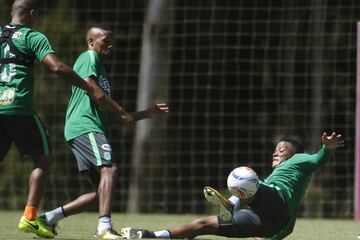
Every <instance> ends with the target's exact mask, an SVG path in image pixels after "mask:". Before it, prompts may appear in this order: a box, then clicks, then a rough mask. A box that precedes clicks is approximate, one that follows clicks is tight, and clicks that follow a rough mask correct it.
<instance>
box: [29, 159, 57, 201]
mask: <svg viewBox="0 0 360 240" xmlns="http://www.w3.org/2000/svg"><path fill="white" fill-rule="evenodd" d="M33 161H34V168H33V170H32V172H31V174H30V177H29V194H28V199H27V202H26V205H30V206H34V207H38V206H39V204H40V201H41V199H42V198H43V196H44V192H45V187H46V182H47V177H48V175H49V171H50V166H51V161H50V158H49V157H48V156H37V157H33Z"/></svg>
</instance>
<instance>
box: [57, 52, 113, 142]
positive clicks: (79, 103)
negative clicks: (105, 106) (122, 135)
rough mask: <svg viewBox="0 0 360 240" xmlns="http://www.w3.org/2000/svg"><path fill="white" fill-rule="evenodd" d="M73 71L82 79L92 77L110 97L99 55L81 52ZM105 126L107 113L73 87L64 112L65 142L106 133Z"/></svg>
mask: <svg viewBox="0 0 360 240" xmlns="http://www.w3.org/2000/svg"><path fill="white" fill-rule="evenodd" d="M74 71H75V72H76V73H77V74H79V75H80V76H81V77H82V78H84V79H86V78H88V77H91V76H94V77H95V78H96V79H97V84H98V85H99V86H100V87H101V88H102V89H103V90H104V91H105V92H106V93H107V94H108V95H109V96H110V85H109V80H108V75H107V73H106V71H105V68H104V66H103V64H102V61H101V58H100V55H99V54H97V53H96V52H95V51H92V50H88V51H86V52H83V53H82V54H81V55H80V56H79V57H78V59H77V60H76V62H75V65H74ZM84 81H85V80H84ZM107 126H108V111H106V110H105V111H104V110H100V109H98V108H97V106H96V105H95V104H94V103H93V102H92V100H91V99H90V97H89V96H88V95H87V93H86V92H85V91H84V90H82V89H80V88H78V87H76V86H73V87H72V95H71V98H70V101H69V105H68V108H67V111H66V121H65V129H64V130H65V131H64V135H65V140H66V141H69V140H71V139H73V138H76V137H78V136H81V135H83V134H85V133H88V132H99V133H106V131H107Z"/></svg>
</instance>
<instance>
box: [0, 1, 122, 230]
mask: <svg viewBox="0 0 360 240" xmlns="http://www.w3.org/2000/svg"><path fill="white" fill-rule="evenodd" d="M36 13H37V6H36V1H34V0H15V1H14V2H13V4H12V8H11V23H9V24H7V25H5V26H0V136H1V138H0V160H2V159H4V157H5V155H6V154H7V152H8V150H9V148H10V146H11V144H12V143H15V145H16V147H17V149H18V151H19V153H20V155H21V156H22V157H23V158H24V159H25V158H26V159H31V160H32V161H33V169H32V170H31V173H30V176H29V180H28V187H29V191H28V196H27V200H26V205H25V209H24V213H23V216H22V217H21V218H20V221H19V225H18V228H19V229H20V230H22V231H25V232H32V233H35V234H37V235H39V236H41V237H52V236H53V234H52V233H50V232H48V231H47V230H46V229H45V228H44V225H43V223H42V221H41V220H40V219H39V218H37V211H38V206H39V203H40V201H41V199H42V198H43V194H44V191H45V187H46V182H47V177H48V174H49V170H50V165H51V162H50V157H49V155H50V146H49V140H48V134H47V131H46V129H45V126H44V125H43V124H42V122H41V120H40V118H39V116H38V114H37V111H36V109H35V106H34V102H33V92H34V81H35V77H34V72H33V66H34V60H35V59H37V60H38V61H39V62H41V63H43V64H44V65H45V66H46V67H47V68H48V69H49V70H50V71H51V72H53V73H55V74H57V75H58V76H59V77H61V79H63V80H65V81H67V82H69V83H71V84H73V85H75V86H77V87H79V88H82V89H83V90H85V91H86V92H87V94H88V95H89V96H90V97H91V99H92V101H94V102H95V103H96V104H98V105H99V106H100V107H102V108H111V106H113V105H114V104H113V102H112V101H111V99H110V98H109V96H107V95H106V94H105V93H104V91H100V90H101V89H99V88H96V87H94V85H92V84H91V83H89V82H86V81H84V80H83V79H82V78H81V77H80V76H79V75H77V74H76V73H75V72H74V71H73V70H72V68H70V67H69V66H67V65H65V64H64V63H62V62H61V61H60V60H59V59H58V58H57V57H56V55H55V53H54V50H53V49H52V47H51V45H50V43H49V41H48V39H47V38H46V36H45V35H44V34H42V33H40V32H38V31H35V30H34V29H32V28H31V27H32V26H33V24H34V21H35V16H36ZM114 106H115V105H114ZM116 106H117V105H116ZM117 107H118V106H117ZM118 108H119V107H118ZM120 110H121V109H120V108H119V109H118V112H119V114H121V116H125V117H126V116H127V115H126V114H125V113H122V112H121V113H120Z"/></svg>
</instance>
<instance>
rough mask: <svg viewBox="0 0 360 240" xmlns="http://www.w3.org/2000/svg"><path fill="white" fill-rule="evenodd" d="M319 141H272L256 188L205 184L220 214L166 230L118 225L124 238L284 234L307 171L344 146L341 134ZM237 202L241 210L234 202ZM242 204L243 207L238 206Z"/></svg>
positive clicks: (308, 175) (306, 181)
mask: <svg viewBox="0 0 360 240" xmlns="http://www.w3.org/2000/svg"><path fill="white" fill-rule="evenodd" d="M322 142H323V143H324V145H323V146H322V148H321V149H320V150H319V151H318V152H317V153H316V154H305V153H303V151H304V147H303V145H302V143H300V142H299V141H298V140H296V139H291V138H285V139H282V140H280V142H279V143H278V144H277V145H276V148H275V151H274V153H273V157H272V167H273V168H274V170H273V172H272V173H271V174H270V175H269V176H268V177H267V178H266V179H265V180H264V181H262V182H260V184H259V188H258V190H257V192H256V194H255V195H254V196H252V197H250V198H247V199H242V200H241V202H240V199H239V198H237V197H235V196H232V197H231V198H230V199H229V200H227V199H225V198H224V197H223V196H222V195H221V194H220V193H219V192H218V191H216V190H214V189H212V188H209V187H205V189H204V194H205V197H206V198H207V199H208V200H209V201H210V202H212V203H216V204H218V205H219V206H220V210H221V211H220V212H222V214H220V215H219V216H209V217H205V218H201V219H197V220H195V221H193V222H192V223H190V224H185V225H181V226H177V227H173V228H170V229H169V230H161V231H155V232H154V231H149V230H145V229H133V228H130V227H127V228H123V229H122V230H121V233H122V235H123V237H124V238H127V239H131V238H186V239H192V238H195V237H196V236H199V235H209V234H211V235H218V236H224V237H229V238H248V237H265V238H269V239H273V240H278V239H283V238H285V237H286V236H288V235H289V234H290V233H291V232H292V231H293V229H294V226H295V221H296V215H297V210H298V207H299V204H300V202H301V200H302V198H303V196H304V194H305V191H306V188H307V186H308V184H309V181H310V179H311V176H312V174H313V173H314V171H315V170H316V169H318V168H319V167H321V166H323V165H324V164H326V162H327V161H328V160H329V159H330V151H329V150H335V149H337V148H339V147H343V146H344V141H343V140H342V138H341V135H336V133H332V134H331V135H330V136H328V135H327V134H326V133H324V134H323V135H322ZM234 206H240V210H238V209H236V208H234ZM242 207H244V208H242Z"/></svg>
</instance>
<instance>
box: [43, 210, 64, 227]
mask: <svg viewBox="0 0 360 240" xmlns="http://www.w3.org/2000/svg"><path fill="white" fill-rule="evenodd" d="M45 217H46V223H47V224H49V225H55V224H56V223H57V222H58V221H60V220H61V219H63V218H65V216H64V213H63V210H62V207H58V208H55V209H54V210H52V211H49V212H46V213H45Z"/></svg>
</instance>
